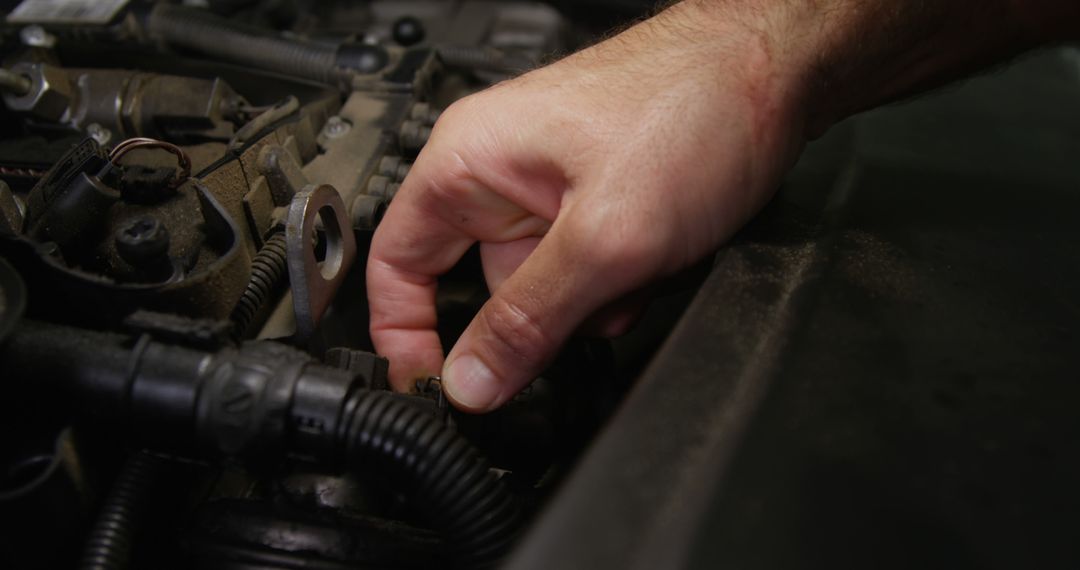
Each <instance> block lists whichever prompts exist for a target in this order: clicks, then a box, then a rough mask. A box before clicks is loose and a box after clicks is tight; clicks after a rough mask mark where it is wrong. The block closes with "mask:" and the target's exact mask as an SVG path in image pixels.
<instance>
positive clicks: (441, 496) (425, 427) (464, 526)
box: [339, 390, 521, 568]
mask: <svg viewBox="0 0 1080 570" xmlns="http://www.w3.org/2000/svg"><path fill="white" fill-rule="evenodd" d="M345 413H346V414H347V416H346V421H344V422H342V432H341V433H340V434H339V436H340V437H341V438H342V441H343V443H344V446H345V452H346V457H347V465H348V466H349V467H350V468H351V469H354V470H357V471H360V470H365V471H366V470H368V469H370V468H372V467H376V468H378V469H380V470H381V471H383V472H387V473H388V474H390V475H391V476H393V477H394V478H395V479H394V480H398V481H403V482H405V483H406V488H407V489H409V491H410V495H411V496H412V497H413V498H414V499H415V502H416V504H417V505H418V506H419V507H420V508H422V509H425V510H426V511H427V514H428V516H429V517H430V521H431V523H432V524H433V525H434V526H435V527H436V529H438V530H440V531H442V533H443V536H444V537H445V538H446V543H447V548H448V549H449V554H450V555H451V556H452V559H453V562H454V564H455V566H456V567H459V568H488V567H491V566H493V565H495V564H496V563H497V562H498V561H499V560H500V559H501V558H502V556H503V555H504V554H506V552H507V550H508V549H509V547H510V545H511V543H512V542H513V540H514V538H515V537H516V536H517V533H518V531H519V529H520V521H521V518H520V510H519V508H518V504H517V501H516V500H515V498H514V496H513V495H511V494H510V492H509V491H508V490H507V489H506V487H505V486H504V485H503V483H502V482H501V481H499V480H498V478H496V477H495V475H494V474H493V473H492V472H491V471H490V469H489V466H488V464H487V462H486V461H485V460H484V459H483V458H482V457H481V456H480V454H479V453H478V452H477V451H476V449H474V448H473V447H472V445H470V444H469V443H468V442H467V441H466V440H465V439H463V438H462V437H461V436H460V435H458V433H457V432H456V431H454V430H451V429H447V427H446V426H445V425H444V424H443V423H442V422H440V421H439V420H438V419H437V418H435V417H434V416H432V415H430V414H429V413H425V412H424V411H423V410H421V409H419V408H418V407H416V406H413V405H412V404H410V403H408V402H405V401H402V400H401V399H400V396H396V395H394V394H391V393H389V392H378V391H368V390H360V391H358V392H357V393H355V394H353V395H352V396H351V397H350V399H349V401H348V403H347V404H346V411H345Z"/></svg>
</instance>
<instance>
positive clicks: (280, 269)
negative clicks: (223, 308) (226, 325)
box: [230, 231, 289, 340]
mask: <svg viewBox="0 0 1080 570" xmlns="http://www.w3.org/2000/svg"><path fill="white" fill-rule="evenodd" d="M287 256H288V254H287V253H286V245H285V232H280V231H279V232H277V233H275V234H274V235H273V236H271V237H270V239H268V240H266V243H265V244H263V246H262V249H260V250H259V253H257V254H255V259H253V260H252V261H251V279H250V280H249V281H248V284H247V287H246V288H245V289H244V293H243V294H242V295H240V300H239V301H237V302H236V307H235V308H234V309H233V313H232V316H231V317H230V319H231V320H232V323H233V338H234V339H236V340H240V339H242V338H245V336H246V335H247V330H248V328H249V327H251V323H252V321H254V320H255V317H256V316H257V315H258V314H259V312H260V311H261V310H262V309H263V307H265V306H266V305H267V304H268V303H270V302H271V301H273V300H274V299H275V298H276V297H277V293H278V292H279V291H281V289H282V287H283V286H284V283H285V280H286V279H287V277H288V269H289V267H288V265H287Z"/></svg>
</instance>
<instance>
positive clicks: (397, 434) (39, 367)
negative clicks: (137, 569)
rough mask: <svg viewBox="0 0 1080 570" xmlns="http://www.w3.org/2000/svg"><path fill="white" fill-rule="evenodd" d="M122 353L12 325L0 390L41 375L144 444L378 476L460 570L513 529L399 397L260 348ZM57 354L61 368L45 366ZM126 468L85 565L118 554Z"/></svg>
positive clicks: (509, 509)
mask: <svg viewBox="0 0 1080 570" xmlns="http://www.w3.org/2000/svg"><path fill="white" fill-rule="evenodd" d="M126 344H127V342H126V340H125V339H124V337H123V336H120V335H108V334H105V333H94V332H89V331H79V330H75V329H63V328H59V327H55V326H50V325H44V324H39V323H34V322H24V323H23V324H22V325H21V326H20V328H19V330H18V331H17V333H16V334H15V335H14V336H13V337H12V338H11V339H9V341H8V342H7V344H6V346H5V347H4V348H3V351H2V352H0V358H2V359H3V361H4V362H5V363H7V364H8V366H9V367H10V369H11V370H13V371H14V372H15V377H14V378H7V379H6V381H20V380H28V379H29V378H30V377H35V378H45V379H48V380H47V382H48V383H49V384H51V386H50V387H51V388H52V389H55V390H59V391H67V392H68V393H69V394H72V395H78V396H79V397H80V399H85V401H90V402H94V403H95V404H96V405H95V406H94V407H93V408H92V409H93V411H92V412H91V413H92V414H93V415H95V416H97V417H99V418H102V419H104V420H106V421H112V422H117V421H130V422H133V424H134V425H135V426H137V427H138V428H139V431H140V433H141V437H142V438H144V439H145V440H147V441H150V442H153V443H155V444H158V445H160V444H162V443H168V444H170V445H172V446H177V445H179V446H180V447H181V448H184V447H190V442H192V441H197V442H199V443H198V446H197V447H198V448H199V449H201V450H202V452H203V453H224V454H226V455H230V456H243V457H247V458H249V459H252V460H255V461H260V460H261V461H265V460H267V459H268V458H271V457H274V456H275V455H279V454H280V453H281V452H282V451H284V450H289V451H291V452H293V453H295V454H298V455H300V456H304V457H309V458H311V459H313V460H316V461H319V462H322V463H324V464H328V465H337V466H341V465H344V466H346V467H348V468H350V469H353V470H358V471H365V470H369V469H372V468H378V469H382V470H388V471H389V473H390V474H391V475H392V476H394V477H395V478H399V477H400V478H404V479H405V480H407V481H409V482H410V484H411V488H412V489H413V490H414V493H415V494H416V498H417V503H418V505H419V506H420V507H421V508H423V509H425V510H428V511H429V512H430V515H429V516H430V519H431V521H432V523H433V524H435V525H436V527H437V528H440V529H442V530H443V531H444V532H445V533H447V538H448V541H447V547H448V548H449V549H450V551H451V552H453V553H454V555H455V557H456V559H457V560H459V563H460V564H462V565H463V566H466V567H485V566H487V565H489V564H491V563H493V562H494V561H495V560H497V559H498V558H499V556H500V555H501V554H503V553H504V552H505V549H506V547H507V546H508V544H509V542H510V540H512V538H513V537H514V535H515V533H516V531H517V530H518V525H519V518H518V517H519V511H518V506H517V504H516V501H515V500H514V499H513V497H512V496H511V495H509V494H508V492H507V490H506V488H505V487H504V486H503V485H502V484H501V483H500V482H499V481H498V479H497V478H495V476H494V475H493V474H492V473H491V472H490V471H489V468H488V466H487V464H486V463H485V462H484V461H483V460H481V459H480V457H479V456H478V455H477V453H476V452H475V450H473V449H472V447H471V446H470V445H469V444H468V443H467V442H466V441H465V440H463V439H461V438H460V436H458V435H457V434H456V433H455V432H453V431H451V430H449V429H447V426H446V425H445V424H444V423H443V422H442V421H441V420H439V419H438V418H435V417H432V416H431V415H430V414H427V413H425V411H424V410H423V409H422V408H417V407H415V406H414V405H413V404H411V403H409V402H408V400H406V399H403V398H407V397H404V396H397V395H392V394H389V393H386V392H378V391H371V390H370V389H366V388H363V387H362V386H365V385H367V386H370V385H372V384H373V383H375V382H376V380H375V379H374V378H356V377H354V376H352V375H351V374H349V373H348V372H345V371H342V370H339V369H334V368H329V367H326V366H322V365H319V364H316V363H315V362H313V361H312V359H311V358H310V357H309V356H308V355H306V354H304V353H302V352H299V351H296V350H295V349H291V348H289V347H286V346H283V345H280V344H277V343H271V342H263V343H257V342H256V343H248V344H245V345H243V346H242V347H240V348H239V349H234V348H226V349H224V350H221V351H218V352H216V353H206V352H201V351H196V350H191V349H187V348H181V347H175V346H169V345H164V344H161V343H157V342H154V341H152V340H150V339H149V338H148V337H146V336H143V337H141V338H140V339H139V340H138V341H137V342H136V343H135V345H134V347H133V348H126V347H125V345H126ZM58 353H59V354H65V355H66V356H67V358H66V359H65V361H63V362H59V361H56V360H55V359H53V360H50V359H48V358H47V355H49V354H58ZM376 370H378V369H376ZM382 370H383V371H385V368H383V369H382ZM137 457H138V456H137ZM135 461H136V463H135V464H134V465H132V466H130V467H131V468H130V469H127V468H125V472H124V474H123V475H122V476H121V479H120V481H119V482H118V483H117V487H116V491H115V497H114V499H110V500H109V501H107V503H106V504H107V505H110V506H109V507H107V508H106V511H105V513H104V515H103V517H104V519H103V522H102V523H101V524H100V525H99V526H100V529H99V531H95V532H94V534H92V535H91V536H92V538H91V546H90V547H89V552H88V554H87V559H88V560H90V559H93V560H97V559H110V558H113V557H118V556H121V553H118V552H116V548H115V547H114V546H113V545H112V543H115V542H116V541H118V540H120V539H119V538H118V537H116V536H115V534H116V533H115V532H113V531H114V530H115V529H114V527H115V526H117V524H119V523H117V520H123V521H127V519H128V517H129V516H131V513H130V511H131V505H130V503H131V502H132V500H133V499H132V495H136V494H137V488H136V485H137V484H142V482H143V481H144V479H145V478H144V477H143V475H142V474H141V473H140V472H141V471H143V470H144V469H145V468H146V465H145V461H144V460H142V459H138V458H136V459H135ZM395 480H396V479H395ZM110 521H112V522H110ZM126 525H127V523H126V522H125V523H123V524H120V526H122V527H123V526H126ZM118 532H123V531H122V530H121V531H118Z"/></svg>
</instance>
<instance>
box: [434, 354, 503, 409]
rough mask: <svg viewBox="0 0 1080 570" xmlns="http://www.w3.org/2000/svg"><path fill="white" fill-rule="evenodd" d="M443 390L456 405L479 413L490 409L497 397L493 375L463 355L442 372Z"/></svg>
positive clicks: (497, 391)
mask: <svg viewBox="0 0 1080 570" xmlns="http://www.w3.org/2000/svg"><path fill="white" fill-rule="evenodd" d="M443 389H445V390H446V395H447V396H449V397H450V399H451V400H453V401H454V402H456V403H457V404H459V405H461V406H463V407H465V408H468V409H470V410H475V411H481V412H482V411H487V410H489V409H491V408H492V407H493V406H494V404H495V400H496V398H498V397H499V384H498V381H497V380H495V374H493V373H492V372H491V369H490V368H488V367H487V365H486V364H484V362H483V361H482V360H480V359H479V358H477V357H475V356H473V355H471V354H463V355H461V356H459V357H457V358H455V359H454V360H453V361H451V362H449V363H448V364H447V366H446V370H445V371H444V372H443Z"/></svg>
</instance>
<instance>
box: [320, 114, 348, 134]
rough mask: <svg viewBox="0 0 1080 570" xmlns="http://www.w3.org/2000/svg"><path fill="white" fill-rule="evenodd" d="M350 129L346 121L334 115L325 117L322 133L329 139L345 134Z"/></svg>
mask: <svg viewBox="0 0 1080 570" xmlns="http://www.w3.org/2000/svg"><path fill="white" fill-rule="evenodd" d="M350 129H352V125H350V124H349V122H348V121H346V120H345V119H342V118H341V117H339V116H337V115H334V116H333V117H330V118H329V119H327V120H326V124H325V125H323V135H325V136H326V138H329V139H337V138H341V137H343V136H345V134H346V133H348V132H349V130H350Z"/></svg>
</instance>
